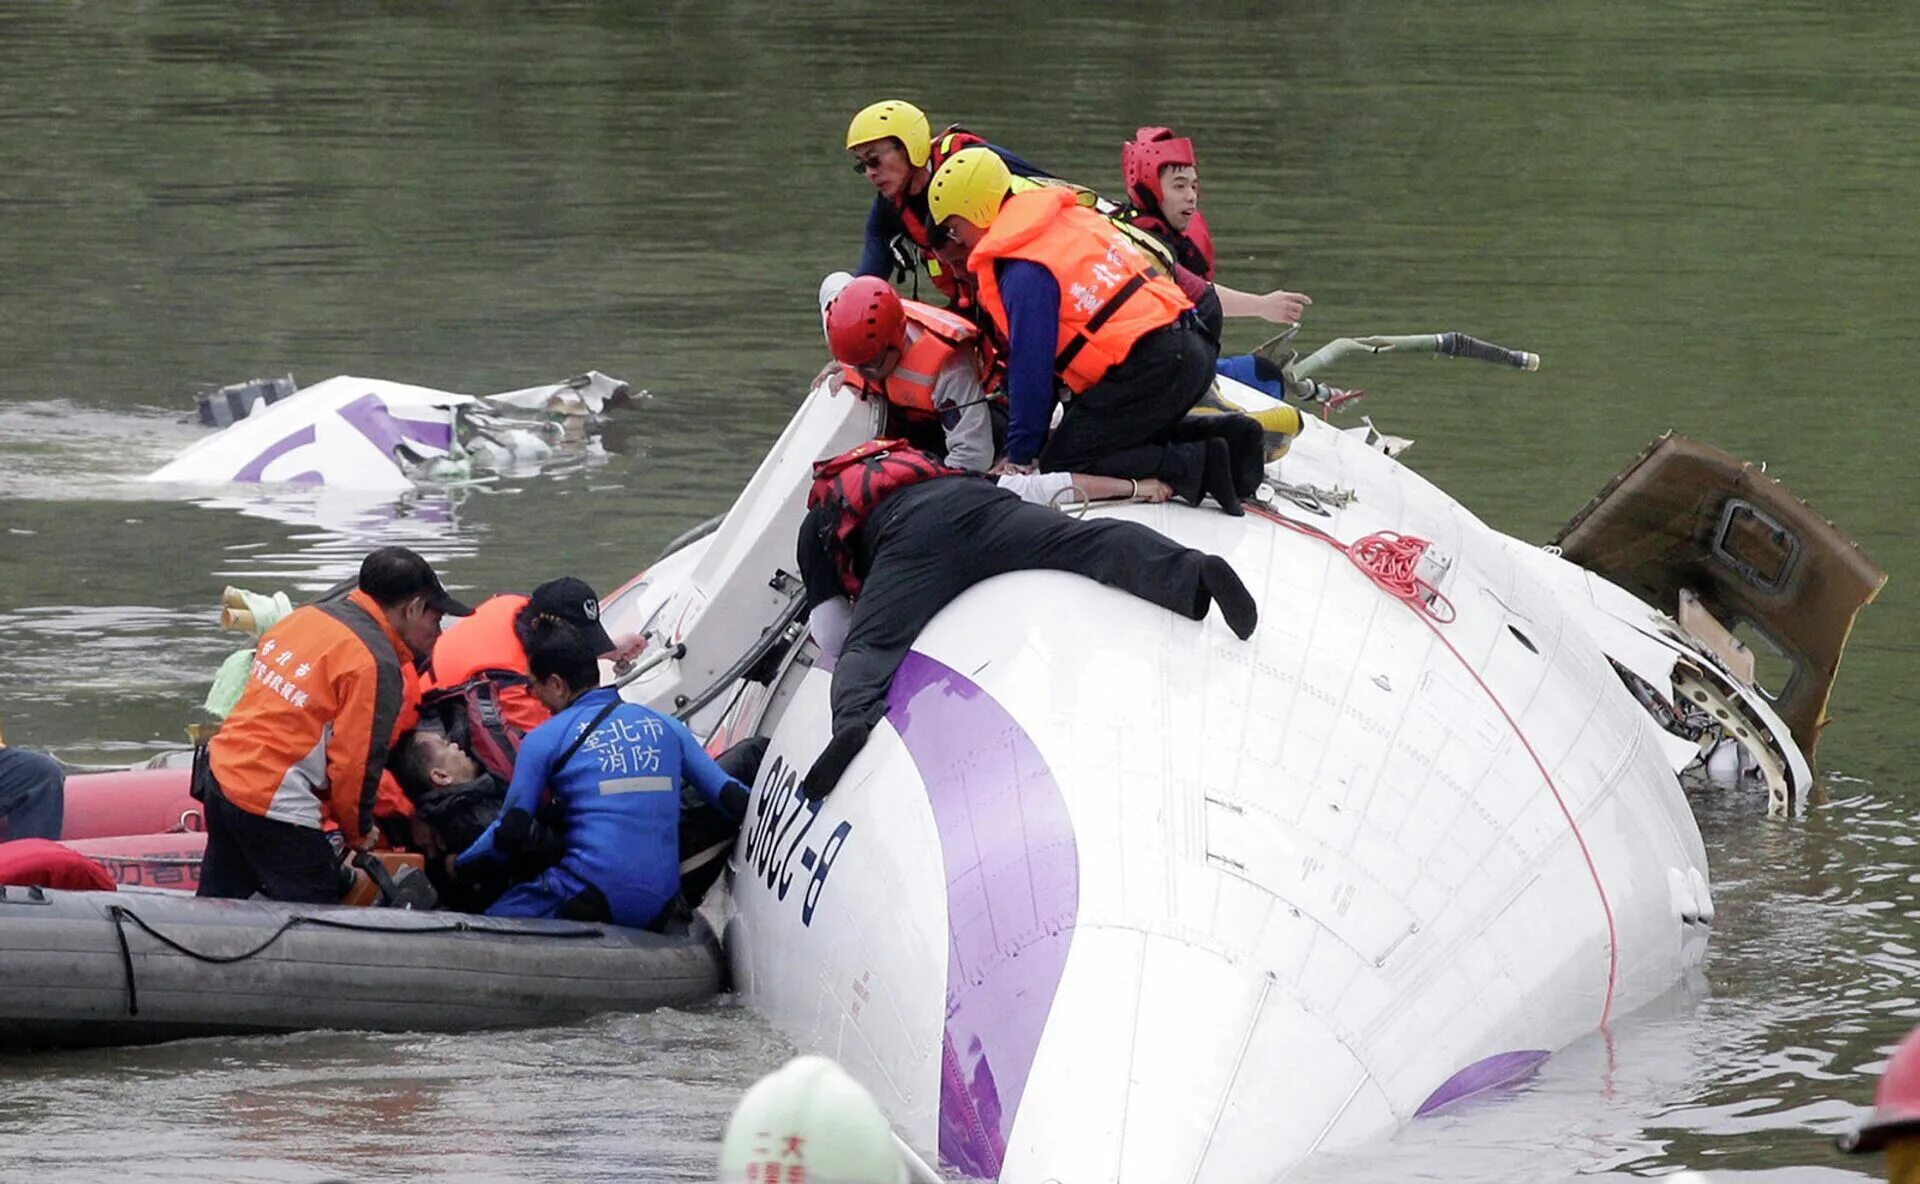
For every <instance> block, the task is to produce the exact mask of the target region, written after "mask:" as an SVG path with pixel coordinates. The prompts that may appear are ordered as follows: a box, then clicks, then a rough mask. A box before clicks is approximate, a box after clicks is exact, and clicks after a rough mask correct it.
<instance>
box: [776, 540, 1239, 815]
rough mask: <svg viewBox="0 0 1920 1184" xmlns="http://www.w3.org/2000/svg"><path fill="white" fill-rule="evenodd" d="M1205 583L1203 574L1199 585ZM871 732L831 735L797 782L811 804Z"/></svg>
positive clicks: (858, 728) (855, 727) (860, 727)
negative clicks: (811, 764)
mask: <svg viewBox="0 0 1920 1184" xmlns="http://www.w3.org/2000/svg"><path fill="white" fill-rule="evenodd" d="M1205 579H1206V577H1205V575H1204V574H1203V575H1202V576H1201V580H1202V582H1204V581H1205ZM872 730H873V729H872V728H870V727H869V726H867V725H866V724H848V725H847V726H846V727H844V728H841V729H840V730H839V731H837V732H835V733H834V734H833V739H831V740H829V741H827V746H826V747H825V748H823V749H821V750H820V755H819V756H818V757H817V758H815V759H814V762H813V767H812V768H811V769H808V770H807V775H806V776H805V777H803V778H801V780H800V785H801V787H802V788H803V789H805V790H806V794H807V797H808V798H809V799H810V800H812V801H816V802H817V801H819V800H820V799H821V798H824V797H826V796H827V795H828V794H830V793H832V792H833V787H834V786H836V785H838V784H840V776H841V774H843V773H845V772H846V771H847V766H848V765H850V764H852V763H853V758H854V757H856V756H859V755H860V750H861V749H863V748H865V747H866V746H867V733H869V732H871V731H872Z"/></svg>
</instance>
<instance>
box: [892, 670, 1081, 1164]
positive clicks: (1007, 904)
mask: <svg viewBox="0 0 1920 1184" xmlns="http://www.w3.org/2000/svg"><path fill="white" fill-rule="evenodd" d="M887 708H888V710H887V719H888V721H889V722H890V723H892V724H893V727H894V729H895V730H896V731H897V732H899V734H900V739H901V740H902V742H904V743H905V744H906V747H907V753H908V755H910V756H911V757H912V758H913V763H914V765H915V767H916V768H917V769H918V770H919V773H920V779H921V780H922V781H924V782H925V783H926V786H927V798H928V800H929V801H930V802H931V803H932V805H933V816H934V820H935V823H936V824H937V825H938V826H939V828H940V849H941V852H942V855H943V856H944V859H945V863H946V878H947V930H948V934H949V943H948V948H947V1028H946V1041H945V1048H944V1050H943V1057H942V1072H941V1081H940V1158H941V1159H943V1160H945V1161H946V1162H947V1163H948V1164H950V1165H951V1166H953V1167H955V1168H958V1169H960V1170H962V1171H964V1172H967V1173H968V1174H970V1175H974V1176H979V1177H984V1178H986V1179H989V1180H996V1179H999V1177H1000V1166H1001V1163H1002V1161H1003V1160H1004V1159H1005V1158H1006V1149H1007V1135H1008V1133H1009V1132H1010V1131H1011V1130H1012V1129H1013V1120H1014V1116H1015V1115H1016V1114H1018V1113H1019V1111H1020V1095H1021V1094H1022V1093H1023V1092H1024V1091H1025V1089H1026V1084H1027V1074H1028V1073H1029V1072H1030V1071H1031V1070H1032V1068H1033V1057H1034V1053H1035V1051H1036V1050H1037V1049H1038V1048H1039V1046H1040V1035H1041V1033H1042V1032H1044V1031H1045V1030H1046V1026H1047V1013H1048V1012H1049V1011H1050V1010H1051V1009H1052V1007H1053V995H1054V992H1055V991H1056V990H1057V989H1058V988H1059V986H1060V975H1061V973H1062V972H1063V971H1064V970H1065V969H1066V965H1067V949H1068V947H1069V946H1070V945H1072V943H1073V927H1074V923H1075V921H1076V919H1077V918H1078V916H1079V910H1080V855H1079V850H1078V848H1077V847H1076V846H1075V843H1074V837H1073V820H1072V819H1071V818H1070V817H1069V816H1068V814H1067V804H1066V801H1065V799H1063V798H1062V797H1061V796H1060V787H1059V785H1058V784H1057V783H1056V782H1055V781H1054V779H1053V770H1052V769H1050V768H1048V767H1047V762H1046V760H1045V759H1044V758H1042V757H1041V755H1040V750H1039V749H1038V748H1036V747H1035V746H1034V743H1033V739H1032V738H1031V737H1030V736H1028V735H1027V733H1026V731H1025V729H1023V728H1021V726H1020V724H1019V723H1018V722H1017V721H1016V720H1015V719H1014V718H1013V717H1012V716H1011V715H1009V714H1007V711H1006V709H1005V708H1004V707H1002V706H1000V704H999V703H998V702H996V701H995V700H994V698H993V696H991V695H989V694H987V693H986V692H985V691H984V690H981V689H980V687H978V686H977V685H975V684H974V682H973V681H972V680H971V679H969V678H967V677H966V676H965V675H964V674H961V673H960V672H959V671H957V670H954V669H952V668H951V667H948V666H946V665H944V664H942V663H940V662H937V661H935V660H934V659H932V658H929V657H927V656H926V655H925V654H922V653H918V652H910V653H908V654H907V658H906V661H904V662H902V663H901V664H900V672H899V673H898V674H896V675H894V679H893V687H892V689H891V690H890V691H889V692H888V694H887Z"/></svg>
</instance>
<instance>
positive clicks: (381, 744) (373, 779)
mask: <svg viewBox="0 0 1920 1184" xmlns="http://www.w3.org/2000/svg"><path fill="white" fill-rule="evenodd" d="M314 607H315V608H317V609H319V610H320V611H321V612H323V613H325V614H327V615H328V616H329V617H332V618H333V619H334V620H336V621H338V622H340V623H341V624H342V625H345V626H346V627H347V628H348V629H349V630H351V631H352V632H353V635H354V636H355V637H357V638H359V640H360V644H361V645H364V646H366V647H367V652H368V653H370V654H372V655H373V667H374V671H375V674H374V696H373V735H372V736H371V737H369V739H368V742H367V771H366V773H365V774H364V775H363V776H362V777H361V779H360V819H359V821H360V829H359V833H360V834H363V835H365V834H370V833H372V829H373V802H374V799H375V798H376V797H377V796H379V793H380V774H381V773H382V772H383V771H384V770H385V769H386V767H387V749H388V747H389V746H391V745H392V743H393V725H394V723H395V722H396V721H397V720H398V719H399V718H400V704H401V701H402V700H403V699H404V698H405V696H404V695H403V694H402V692H401V688H402V686H404V685H405V679H404V677H403V676H402V675H401V673H400V659H399V657H398V656H397V655H396V654H395V653H394V652H393V643H392V642H391V641H389V640H387V633H386V630H384V629H382V628H380V623H379V622H378V621H376V620H374V619H373V615H372V614H371V613H369V612H367V610H366V609H364V608H361V607H360V606H359V605H358V604H355V603H354V602H353V601H351V600H347V599H340V600H323V601H320V602H319V603H318V604H316V605H314Z"/></svg>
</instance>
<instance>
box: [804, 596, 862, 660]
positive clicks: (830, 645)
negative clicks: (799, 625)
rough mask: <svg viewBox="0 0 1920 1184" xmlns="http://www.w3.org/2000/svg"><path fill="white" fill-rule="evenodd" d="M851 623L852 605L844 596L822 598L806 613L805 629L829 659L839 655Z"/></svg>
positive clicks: (836, 657) (845, 642) (845, 641)
mask: <svg viewBox="0 0 1920 1184" xmlns="http://www.w3.org/2000/svg"><path fill="white" fill-rule="evenodd" d="M852 624H853V605H851V604H849V603H847V598H846V597H844V596H835V597H834V598H833V599H831V600H823V601H821V602H820V603H819V604H817V605H815V606H814V608H813V611H812V612H811V613H809V614H807V630H808V632H810V633H812V634H813V640H814V642H815V643H816V644H818V645H819V647H820V652H821V653H823V654H825V655H827V657H828V658H829V659H830V660H831V659H838V658H839V657H840V650H841V648H842V647H844V646H845V645H846V644H847V627H848V626H850V625H852Z"/></svg>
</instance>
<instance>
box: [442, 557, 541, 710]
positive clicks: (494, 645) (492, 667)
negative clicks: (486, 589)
mask: <svg viewBox="0 0 1920 1184" xmlns="http://www.w3.org/2000/svg"><path fill="white" fill-rule="evenodd" d="M526 604H527V598H526V597H525V596H523V595H521V594H519V593H516V592H502V593H500V594H499V595H497V596H489V597H487V599H485V600H484V601H481V602H480V604H479V605H477V606H475V608H474V610H473V615H472V616H470V617H468V618H466V619H465V620H462V621H459V622H457V623H455V624H454V625H452V626H450V627H449V628H448V629H447V630H446V632H444V633H442V634H441V635H440V640H439V641H436V642H434V643H433V663H432V664H431V665H430V666H428V668H427V677H426V679H425V681H424V682H423V683H422V684H421V691H422V692H423V693H424V694H425V695H431V694H433V693H434V692H435V691H445V690H451V689H454V688H457V687H459V686H461V685H462V684H464V683H467V682H470V681H472V680H473V679H475V678H480V677H482V676H484V677H486V679H487V680H488V681H489V682H491V683H492V684H493V687H494V697H495V698H496V699H497V700H498V702H499V705H500V714H501V715H502V716H503V717H504V718H505V720H506V722H507V723H508V724H511V725H512V726H513V727H515V728H518V729H520V731H522V732H531V731H533V730H534V729H535V728H537V727H539V726H540V725H541V724H543V723H546V722H547V720H548V718H549V717H551V715H552V714H553V713H552V712H550V711H548V710H547V709H546V708H545V707H543V706H541V705H540V700H538V699H536V698H534V697H533V694H532V692H530V691H528V690H527V686H528V684H530V683H531V682H532V681H533V673H532V672H531V671H530V670H528V669H527V651H526V649H525V648H524V647H522V646H521V644H520V636H519V634H517V633H515V632H514V631H513V619H514V618H515V617H516V616H518V615H519V613H520V610H521V609H522V608H525V607H526Z"/></svg>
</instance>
